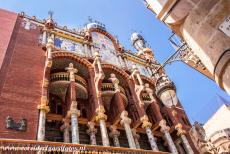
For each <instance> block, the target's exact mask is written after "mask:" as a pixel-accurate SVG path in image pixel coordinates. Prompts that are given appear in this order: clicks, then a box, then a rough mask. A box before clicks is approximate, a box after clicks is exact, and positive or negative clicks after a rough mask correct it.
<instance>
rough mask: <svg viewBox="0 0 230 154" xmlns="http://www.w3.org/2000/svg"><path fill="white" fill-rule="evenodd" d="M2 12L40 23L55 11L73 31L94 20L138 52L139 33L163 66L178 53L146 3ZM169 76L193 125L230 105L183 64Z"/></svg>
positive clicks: (79, 2) (3, 2)
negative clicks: (133, 41)
mask: <svg viewBox="0 0 230 154" xmlns="http://www.w3.org/2000/svg"><path fill="white" fill-rule="evenodd" d="M0 8H3V9H7V10H10V11H13V12H21V11H24V12H25V13H26V14H27V15H29V16H33V15H35V16H36V17H37V18H40V19H43V18H46V17H47V12H48V11H49V10H52V11H53V12H54V19H55V21H56V22H57V23H58V24H60V25H62V26H64V25H66V26H67V27H70V28H76V27H82V26H84V24H85V23H87V21H88V17H89V16H90V17H92V18H93V19H95V20H98V21H100V22H102V23H103V24H105V25H106V28H107V30H108V31H109V32H110V33H111V34H113V35H116V36H118V39H119V41H120V42H121V44H122V45H123V46H124V47H125V48H126V49H131V50H132V51H134V48H133V47H132V46H131V43H130V35H131V33H132V32H134V31H137V32H140V33H141V34H142V35H143V36H144V38H145V40H146V41H147V42H148V44H150V46H151V48H152V49H153V50H154V54H155V58H156V59H157V60H158V61H159V62H161V63H162V62H164V60H166V59H167V57H168V56H170V55H171V54H172V53H173V52H174V49H173V48H172V47H171V45H170V44H169V42H168V38H169V36H170V35H171V30H170V29H168V28H167V26H165V25H164V24H163V23H161V22H159V21H158V20H157V19H156V18H155V15H154V14H153V13H152V12H150V11H149V10H148V9H146V7H145V6H144V4H143V3H142V0H65V1H57V0H49V1H47V0H39V1H35V0H20V1H18V0H0ZM166 72H167V74H168V75H169V77H170V78H171V79H172V80H173V81H174V83H175V84H176V87H177V95H178V97H179V99H180V101H181V103H182V105H183V106H184V108H185V111H186V113H187V114H188V116H189V119H190V121H191V122H193V121H194V120H197V121H199V122H202V123H204V122H205V121H206V120H207V119H208V118H209V117H210V116H211V115H212V114H213V113H214V112H215V111H216V109H217V108H218V107H219V106H220V105H221V104H222V102H223V101H222V100H221V99H219V98H218V96H222V97H223V98H225V99H226V100H227V101H228V102H230V97H229V95H228V94H226V93H225V92H223V91H222V90H221V89H220V88H219V87H218V86H217V85H216V83H215V82H213V81H211V80H209V79H208V78H206V77H204V76H203V75H201V74H199V73H198V72H196V71H195V70H193V69H191V68H189V67H188V66H186V65H185V64H183V63H182V62H175V63H173V64H171V65H168V66H166Z"/></svg>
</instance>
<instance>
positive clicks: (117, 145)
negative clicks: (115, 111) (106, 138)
mask: <svg viewBox="0 0 230 154" xmlns="http://www.w3.org/2000/svg"><path fill="white" fill-rule="evenodd" d="M113 143H114V146H115V147H120V142H119V139H118V136H117V135H113Z"/></svg>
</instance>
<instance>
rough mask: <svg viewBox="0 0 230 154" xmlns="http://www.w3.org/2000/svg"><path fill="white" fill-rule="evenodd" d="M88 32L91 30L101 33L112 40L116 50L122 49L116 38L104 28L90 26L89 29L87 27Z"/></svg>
mask: <svg viewBox="0 0 230 154" xmlns="http://www.w3.org/2000/svg"><path fill="white" fill-rule="evenodd" d="M89 32H90V33H91V32H98V33H101V34H103V35H105V36H107V37H108V38H109V39H110V40H111V41H112V42H113V45H114V47H115V49H116V51H118V52H121V50H122V49H121V48H120V45H119V43H118V42H117V40H116V39H115V38H114V37H113V35H112V34H110V33H109V32H107V31H105V30H103V29H100V28H91V29H89Z"/></svg>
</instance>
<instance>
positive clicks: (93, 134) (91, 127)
mask: <svg viewBox="0 0 230 154" xmlns="http://www.w3.org/2000/svg"><path fill="white" fill-rule="evenodd" d="M87 126H88V127H89V129H88V130H87V134H88V135H89V137H90V144H91V145H97V141H96V133H97V129H96V128H95V127H94V126H95V123H94V122H92V121H91V122H88V123H87Z"/></svg>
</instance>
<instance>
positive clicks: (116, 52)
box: [0, 10, 197, 154]
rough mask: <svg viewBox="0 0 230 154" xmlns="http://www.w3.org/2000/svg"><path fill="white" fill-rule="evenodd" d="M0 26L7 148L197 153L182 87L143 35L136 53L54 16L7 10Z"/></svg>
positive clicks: (2, 133)
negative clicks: (41, 146)
mask: <svg viewBox="0 0 230 154" xmlns="http://www.w3.org/2000/svg"><path fill="white" fill-rule="evenodd" d="M0 23H1V24H0V79H1V80H0V114H1V116H0V138H1V139H0V143H1V145H3V146H6V145H8V144H10V143H13V144H15V145H17V144H19V140H17V139H21V140H20V141H21V142H22V143H23V144H25V145H27V144H30V145H31V144H32V145H34V144H41V142H40V141H46V142H44V143H45V144H47V145H50V144H51V145H53V146H56V145H66V146H73V145H74V146H79V144H82V145H83V144H85V145H87V144H88V145H90V144H91V145H99V146H95V147H93V148H92V146H86V149H87V148H88V150H89V151H90V150H92V149H94V150H99V149H100V150H102V151H103V150H104V151H106V150H107V151H111V152H112V151H113V152H116V151H117V152H118V151H119V152H128V151H130V150H131V151H130V153H132V152H133V151H136V152H143V153H151V152H152V153H161V152H160V151H165V152H172V153H189V154H191V153H197V152H196V149H195V148H194V145H193V144H192V142H191V139H190V136H189V134H188V131H189V129H190V128H191V124H190V123H189V121H188V118H187V116H186V113H185V111H184V109H183V107H182V106H181V104H180V102H179V100H178V99H177V96H176V88H175V86H174V84H173V82H172V81H171V80H170V79H169V78H168V76H167V75H166V74H165V72H164V70H163V69H162V68H161V65H160V64H159V63H158V62H157V61H156V60H155V59H154V55H153V53H152V50H151V49H150V48H148V47H147V45H146V42H145V40H144V38H143V37H142V36H141V35H140V34H138V33H133V34H132V36H131V41H132V44H133V46H134V47H135V49H136V50H137V51H136V52H135V53H134V52H131V51H127V50H125V49H124V48H123V47H122V45H121V44H120V43H119V41H118V40H117V39H116V38H115V37H114V36H112V35H111V34H110V33H109V32H108V31H107V30H106V28H105V26H104V25H103V24H101V23H99V22H97V21H90V22H89V23H88V24H87V25H86V26H85V27H84V28H81V29H78V30H71V29H68V28H67V27H62V26H59V25H57V24H56V23H55V22H54V21H53V19H52V14H50V16H49V18H48V19H46V20H39V19H36V17H28V16H26V15H25V14H24V13H20V14H16V13H12V12H8V11H5V10H0ZM156 70H158V71H156ZM7 139H14V140H7ZM24 140H37V141H24ZM54 142H60V143H61V144H60V143H54ZM64 142H65V143H64ZM68 143H73V144H68ZM113 147H117V148H113ZM118 147H120V148H118ZM122 147H123V148H122ZM90 148H91V149H90ZM128 148H130V149H128ZM132 149H142V150H133V151H132ZM145 150H149V151H145ZM153 151H155V152H153Z"/></svg>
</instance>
